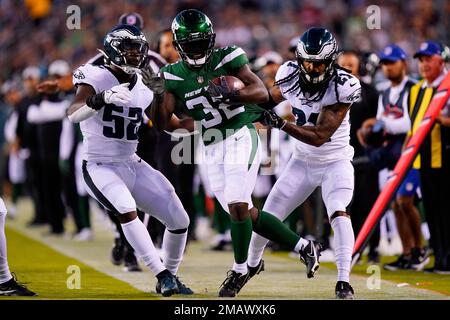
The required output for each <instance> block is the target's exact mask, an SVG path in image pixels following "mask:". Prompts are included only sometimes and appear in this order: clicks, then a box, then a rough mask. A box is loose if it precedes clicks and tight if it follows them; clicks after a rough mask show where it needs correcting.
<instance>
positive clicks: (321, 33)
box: [295, 28, 338, 84]
mask: <svg viewBox="0 0 450 320" xmlns="http://www.w3.org/2000/svg"><path fill="white" fill-rule="evenodd" d="M337 50H338V46H337V42H336V39H335V38H334V37H333V35H332V34H331V32H330V31H328V30H327V29H325V28H310V29H309V30H307V31H306V32H305V33H304V34H303V35H302V36H301V38H300V40H299V42H298V44H297V48H296V50H295V55H296V57H297V60H298V65H299V68H300V77H301V79H302V80H303V81H304V82H306V83H309V84H318V83H321V82H323V81H325V80H328V79H329V78H330V77H331V76H332V74H333V70H334V67H335V61H336V57H337ZM304 61H308V62H312V63H314V64H322V63H323V64H324V65H325V70H324V71H323V72H321V73H320V74H319V73H318V72H308V71H307V70H306V69H305V67H304V65H303V62H304Z"/></svg>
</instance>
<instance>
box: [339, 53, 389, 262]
mask: <svg viewBox="0 0 450 320" xmlns="http://www.w3.org/2000/svg"><path fill="white" fill-rule="evenodd" d="M338 64H339V65H340V66H341V67H344V68H346V69H349V70H350V71H351V73H352V74H353V75H354V76H356V77H357V78H360V74H359V69H360V65H361V56H360V54H359V53H358V52H356V51H352V50H344V51H342V52H341V55H340V56H339V58H338ZM377 102H378V92H377V91H376V89H375V88H374V87H372V86H371V85H368V84H366V83H365V82H363V81H361V98H360V99H359V100H358V101H356V102H355V103H353V105H352V107H351V108H350V123H351V127H350V145H352V146H353V148H354V149H355V155H354V158H353V166H354V168H355V190H354V193H353V201H352V203H351V204H350V212H351V216H352V223H353V230H354V232H355V236H357V235H358V233H359V231H360V230H361V228H362V226H363V224H364V221H365V220H366V218H367V215H368V214H369V212H370V210H371V209H372V206H373V204H374V203H375V201H376V199H377V196H378V193H379V190H378V170H377V169H376V168H375V167H374V166H373V165H372V164H371V163H370V162H369V159H368V158H367V156H366V155H365V151H364V147H363V146H361V144H360V143H359V141H358V138H357V136H356V132H357V131H358V129H359V128H360V127H361V126H362V124H363V122H364V121H365V120H366V119H369V118H372V117H375V116H376V114H377ZM379 241H380V229H379V227H377V228H376V229H375V231H374V233H373V235H372V237H371V239H370V246H369V248H370V250H369V256H368V259H369V262H378V259H379V258H378V251H377V248H378V243H379Z"/></svg>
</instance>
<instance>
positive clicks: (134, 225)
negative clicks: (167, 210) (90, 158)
mask: <svg viewBox="0 0 450 320" xmlns="http://www.w3.org/2000/svg"><path fill="white" fill-rule="evenodd" d="M130 175H131V171H130V169H129V167H128V166H126V165H124V164H101V163H100V164H98V163H87V162H83V177H84V180H85V182H86V185H87V191H88V193H89V194H90V195H91V196H92V197H94V198H95V199H97V201H99V202H100V203H101V204H102V205H103V206H104V207H105V208H106V209H108V210H110V211H112V212H113V213H114V214H115V215H116V216H117V219H118V220H119V222H120V224H121V227H122V230H123V233H124V235H125V237H126V239H127V241H128V242H129V243H130V245H131V246H132V247H133V249H134V251H135V252H136V254H137V255H138V256H139V257H140V258H141V259H142V261H143V262H144V264H145V265H146V266H147V267H148V268H149V269H150V270H151V271H152V273H153V274H154V275H155V276H156V277H157V278H158V281H164V288H163V294H164V295H167V296H170V295H172V294H174V293H177V292H178V286H177V284H176V282H175V278H174V277H173V276H172V274H171V273H170V272H169V271H168V270H167V269H166V268H165V267H164V265H163V264H162V262H161V260H160V258H159V255H158V253H157V251H156V249H155V246H154V245H153V242H152V240H151V238H150V235H149V234H148V231H147V228H146V227H145V226H144V224H143V223H142V221H141V220H139V218H138V216H137V212H136V202H135V200H134V199H133V197H132V195H131V192H130V191H129V187H128V186H127V182H128V183H130V181H129V180H131V179H130ZM124 178H127V180H128V181H125V180H124Z"/></svg>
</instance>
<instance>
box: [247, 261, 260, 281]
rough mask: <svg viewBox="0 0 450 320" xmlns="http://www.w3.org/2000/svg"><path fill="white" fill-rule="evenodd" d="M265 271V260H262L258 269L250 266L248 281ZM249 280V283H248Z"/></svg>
mask: <svg viewBox="0 0 450 320" xmlns="http://www.w3.org/2000/svg"><path fill="white" fill-rule="evenodd" d="M263 271H264V260H263V259H261V260H260V261H259V263H258V265H257V266H256V267H250V266H248V280H250V279H251V278H253V277H254V276H256V275H257V274H260V273H261V272H263ZM248 280H247V281H248Z"/></svg>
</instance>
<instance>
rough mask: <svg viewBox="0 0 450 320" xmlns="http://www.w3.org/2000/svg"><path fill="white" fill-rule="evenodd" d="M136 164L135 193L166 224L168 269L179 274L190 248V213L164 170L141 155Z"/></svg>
mask: <svg viewBox="0 0 450 320" xmlns="http://www.w3.org/2000/svg"><path fill="white" fill-rule="evenodd" d="M133 164H134V167H135V170H136V180H135V183H134V186H133V188H132V195H133V197H134V199H135V200H136V203H137V205H138V207H139V208H141V209H142V210H143V211H144V212H146V213H149V214H151V215H152V216H154V217H155V218H157V219H158V220H159V221H161V222H162V223H163V224H164V225H165V226H166V230H165V231H164V236H163V242H162V259H163V264H164V266H165V267H166V269H167V270H169V271H170V272H171V273H172V274H173V275H175V276H176V275H177V273H178V268H179V266H180V263H181V261H182V260H183V253H184V250H185V247H186V240H187V232H188V227H189V216H188V214H187V213H186V211H185V210H184V208H183V205H182V203H181V201H180V199H179V198H178V196H177V195H176V193H175V189H174V188H173V186H172V185H171V184H170V182H169V180H167V178H166V177H164V175H163V174H162V173H161V172H159V171H157V170H155V169H153V168H152V167H151V166H150V165H149V164H147V163H146V162H145V161H144V160H141V159H139V158H136V160H134V161H133ZM177 283H178V286H179V287H180V288H179V289H180V293H182V294H192V293H193V292H192V290H191V289H189V288H187V287H186V286H185V285H184V284H182V283H181V282H180V281H179V279H178V278H177ZM157 291H159V289H158V287H157Z"/></svg>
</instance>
